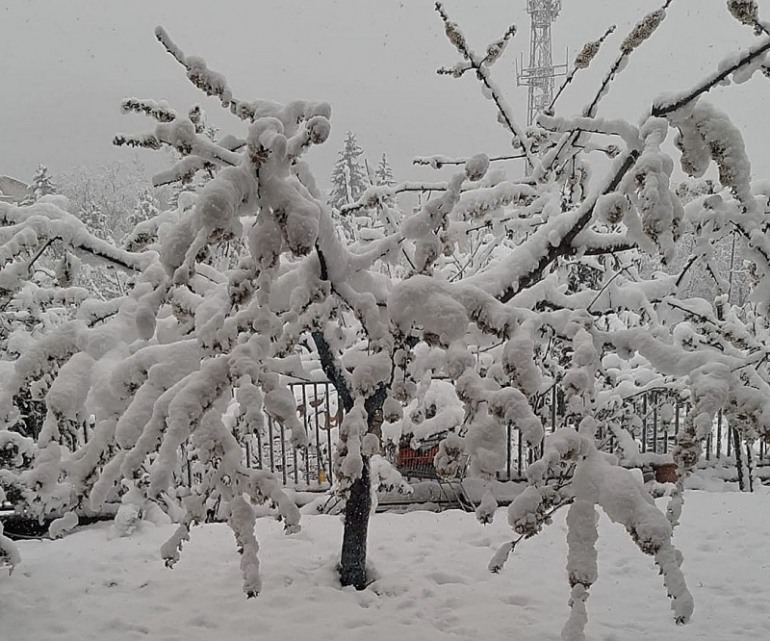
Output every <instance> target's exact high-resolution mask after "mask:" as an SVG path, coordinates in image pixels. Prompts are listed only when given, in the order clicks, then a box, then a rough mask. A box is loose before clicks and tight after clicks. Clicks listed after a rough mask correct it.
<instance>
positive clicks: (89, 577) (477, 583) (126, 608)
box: [0, 489, 770, 641]
mask: <svg viewBox="0 0 770 641" xmlns="http://www.w3.org/2000/svg"><path fill="white" fill-rule="evenodd" d="M769 508H770V493H769V492H768V491H767V490H765V489H763V491H762V492H761V493H756V494H754V495H746V494H736V493H723V494H708V493H704V492H689V493H688V494H687V503H686V507H685V514H684V519H683V523H682V525H681V527H680V528H679V530H678V532H677V535H676V542H677V544H678V545H679V546H680V547H681V548H682V549H683V551H684V553H685V555H686V559H685V570H686V574H687V578H688V581H689V584H690V588H691V590H692V592H693V594H694V596H695V599H696V613H695V616H694V618H693V621H692V623H690V624H689V625H688V626H684V627H677V626H675V625H674V623H673V621H672V619H671V616H670V611H669V603H668V599H667V598H666V595H665V591H664V589H663V587H662V586H661V582H660V579H659V577H658V576H657V574H656V571H655V568H654V566H653V564H652V562H651V560H650V559H649V558H648V557H645V556H642V555H641V553H639V552H638V551H637V550H636V548H635V547H634V545H633V544H632V543H631V541H630V539H629V538H628V536H627V535H626V533H625V532H624V531H623V530H622V528H619V527H618V526H615V525H612V524H610V523H609V522H607V521H606V519H604V518H603V519H602V524H601V527H600V532H601V538H600V540H599V555H600V560H599V563H600V573H601V574H600V577H599V581H598V583H597V584H596V586H595V587H594V589H593V590H592V596H591V598H590V600H589V616H590V621H589V625H588V635H589V639H593V640H596V641H600V640H601V641H634V640H636V639H640V640H641V639H654V640H655V641H669V640H671V641H674V640H678V641H695V640H696V639H697V640H698V641H702V640H704V639H706V640H710V639H714V640H719V641H730V640H732V639H740V640H741V641H748V640H753V639H757V640H762V639H768V638H770V556H768V554H767V545H766V540H767V531H768V528H770V509H769ZM497 516H498V518H497V519H496V522H495V523H494V524H493V525H491V526H487V527H486V528H484V527H483V526H481V525H479V524H478V523H476V522H475V521H474V519H473V517H472V516H471V515H469V514H465V513H462V512H459V511H447V512H444V513H441V514H434V513H430V512H412V513H408V514H378V515H376V516H375V517H374V518H373V520H372V527H371V536H370V550H371V559H372V562H373V563H374V565H375V568H376V572H377V575H378V578H377V580H376V581H375V582H374V583H373V584H372V585H371V587H370V588H369V589H367V590H365V591H363V592H355V591H353V590H344V591H343V590H340V589H339V587H337V586H335V573H334V559H335V557H336V555H337V551H338V547H339V544H340V540H341V523H340V520H339V519H338V518H337V517H331V516H305V517H304V519H303V530H302V532H301V533H300V534H298V535H294V536H289V537H287V536H284V535H283V534H282V532H281V527H280V524H278V523H276V522H275V521H273V520H271V519H260V520H259V521H258V525H257V527H258V534H259V538H260V542H261V543H262V546H263V548H262V550H263V551H262V555H261V557H262V567H263V579H264V591H263V593H262V594H261V595H260V596H259V597H258V598H257V599H255V600H246V599H245V597H244V596H243V594H242V593H241V591H240V581H241V579H240V573H239V570H238V557H237V555H236V552H235V547H234V544H233V540H232V535H231V534H230V532H229V530H228V529H227V527H226V526H225V525H211V526H205V527H201V528H198V529H197V530H195V531H194V533H193V538H192V540H191V542H190V543H189V544H188V547H187V548H186V550H185V552H184V553H183V554H182V559H181V561H180V562H179V564H178V565H177V566H176V568H175V569H174V570H168V569H166V568H165V567H164V566H163V562H162V561H161V559H160V555H159V552H158V548H159V546H160V544H161V543H162V542H163V540H164V537H165V536H167V535H168V534H170V532H171V527H170V526H162V527H156V526H154V525H151V524H144V525H143V527H142V529H141V530H140V531H138V532H136V533H135V534H134V535H133V536H132V537H131V538H124V539H112V540H111V538H112V537H111V536H110V534H111V526H110V525H108V524H99V525H95V526H91V527H88V528H84V529H82V530H80V531H77V532H75V533H74V534H72V535H70V536H69V537H67V538H65V539H62V540H59V541H27V542H22V543H21V552H22V554H23V559H24V561H23V564H22V565H21V566H19V568H18V569H17V572H15V573H14V575H13V576H12V577H7V576H2V577H0V603H2V610H1V611H0V623H1V625H0V638H2V639H3V641H27V640H29V641H33V640H34V641H49V640H50V641H54V640H62V641H65V640H66V641H72V640H78V641H86V640H89V639H98V640H99V641H130V640H133V639H152V640H153V641H168V640H172V639H173V640H179V641H197V640H199V639H200V640H204V639H205V640H206V641H211V639H216V640H218V641H219V640H221V641H240V640H241V639H243V640H246V639H270V640H273V641H282V640H284V639H285V640H287V641H288V640H292V641H304V640H308V641H310V640H316V639H329V640H330V641H352V640H358V639H367V640H370V641H378V640H380V639H382V640H385V639H393V640H395V641H411V640H414V641H417V640H420V641H425V640H432V639H468V640H470V639H484V640H486V641H492V640H496V639H500V640H502V639H506V640H511V639H515V640H516V641H527V640H532V641H535V640H537V641H549V640H552V639H553V640H557V639H559V632H560V629H561V625H562V623H563V621H564V620H565V618H566V616H567V604H566V600H567V592H568V590H567V586H566V579H565V572H564V569H563V568H564V564H565V553H566V544H565V532H566V529H565V523H564V518H563V515H561V516H560V517H559V518H557V519H556V520H555V522H554V524H553V525H552V526H551V527H550V528H549V529H548V530H547V531H546V532H545V533H544V534H542V535H541V536H540V537H538V538H537V539H535V540H531V541H528V542H526V543H525V544H523V545H522V546H521V547H520V549H519V550H518V551H517V553H516V556H514V557H512V558H511V560H510V561H509V564H508V565H507V566H506V568H505V570H504V571H503V573H502V574H501V575H491V574H489V573H488V572H487V571H486V565H487V562H488V561H489V559H490V557H491V556H492V554H493V552H494V550H495V549H496V548H497V546H498V545H499V544H500V543H502V542H504V541H505V540H506V538H507V537H508V528H507V527H506V525H505V514H504V513H502V512H500V513H498V515H497Z"/></svg>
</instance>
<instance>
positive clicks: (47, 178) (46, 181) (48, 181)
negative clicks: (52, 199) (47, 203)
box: [21, 165, 59, 205]
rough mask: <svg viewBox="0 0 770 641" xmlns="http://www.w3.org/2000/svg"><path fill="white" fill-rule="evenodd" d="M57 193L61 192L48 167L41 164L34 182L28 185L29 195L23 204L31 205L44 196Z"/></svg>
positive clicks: (33, 179)
mask: <svg viewBox="0 0 770 641" xmlns="http://www.w3.org/2000/svg"><path fill="white" fill-rule="evenodd" d="M57 193H59V190H58V188H57V186H56V184H55V183H54V182H53V180H52V178H51V175H50V174H49V173H48V167H46V166H45V165H39V166H38V168H37V170H36V171H35V176H34V177H33V178H32V182H31V183H30V184H29V187H27V197H26V198H25V199H24V201H23V202H22V203H21V204H22V205H31V204H32V203H35V202H37V201H38V200H39V199H40V198H42V197H43V196H47V195H48V194H57Z"/></svg>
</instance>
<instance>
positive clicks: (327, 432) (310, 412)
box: [186, 382, 770, 489]
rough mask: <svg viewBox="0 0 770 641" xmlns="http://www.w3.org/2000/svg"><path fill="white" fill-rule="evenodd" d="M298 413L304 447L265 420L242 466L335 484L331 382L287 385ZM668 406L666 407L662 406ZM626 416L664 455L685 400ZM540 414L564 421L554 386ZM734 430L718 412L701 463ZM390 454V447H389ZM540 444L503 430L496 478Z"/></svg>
mask: <svg viewBox="0 0 770 641" xmlns="http://www.w3.org/2000/svg"><path fill="white" fill-rule="evenodd" d="M290 387H291V389H292V391H293V392H294V397H295V400H296V402H297V407H298V412H299V414H300V418H301V419H302V421H303V423H304V427H305V431H306V432H307V435H308V442H307V445H305V446H303V447H301V448H292V447H291V445H290V434H287V432H286V430H285V429H284V427H283V426H282V425H280V424H279V423H277V422H276V421H273V420H272V419H271V418H269V417H268V418H267V420H266V422H265V429H264V430H263V432H262V433H257V434H254V435H252V436H251V437H250V439H249V440H248V441H246V442H245V443H244V457H245V461H246V465H247V466H249V467H254V468H259V469H269V470H270V471H271V472H273V473H275V474H276V475H277V476H278V478H279V479H280V480H281V482H282V483H283V485H284V486H293V487H297V488H302V489H325V488H328V487H330V486H331V484H332V483H333V482H334V469H333V465H332V461H333V455H334V448H335V446H336V442H337V435H338V432H337V429H338V426H339V424H340V422H341V420H342V408H341V406H340V404H339V403H338V399H337V392H336V390H335V389H334V387H333V386H332V385H331V384H330V383H323V382H322V383H291V384H290ZM666 405H667V406H668V407H667V408H666V407H664V406H666ZM624 407H625V409H626V416H627V417H628V420H627V421H626V422H625V423H623V421H621V423H623V424H622V427H623V428H624V429H625V430H626V431H627V432H628V433H629V434H630V435H631V437H632V438H633V439H634V441H635V442H636V443H637V446H638V448H639V451H640V452H641V453H642V454H647V453H654V454H660V455H666V454H668V453H669V452H670V451H671V448H672V446H673V444H674V442H675V439H676V436H677V434H678V433H679V430H680V429H681V427H682V425H683V423H684V419H685V417H686V415H687V413H688V412H689V411H690V407H689V404H688V403H687V402H686V401H682V400H680V399H678V398H677V397H676V396H675V395H673V394H672V393H666V392H660V391H650V392H646V393H642V394H639V395H637V396H636V397H634V398H633V399H630V400H627V401H626V403H625V404H624ZM538 411H539V414H540V416H541V417H544V418H545V419H546V420H544V427H545V428H546V434H548V433H551V432H553V431H555V430H556V429H557V427H559V426H560V425H561V424H562V423H564V422H565V421H566V420H568V419H567V418H566V407H565V402H564V394H563V392H562V391H561V390H560V389H557V388H555V387H554V388H553V390H552V391H551V392H549V394H548V395H547V398H546V399H544V400H543V403H542V406H541V407H540V408H538ZM734 432H735V431H734V430H733V429H732V428H731V427H729V426H728V425H727V421H726V419H725V417H724V416H723V414H722V413H721V412H720V413H719V415H718V417H717V419H716V420H715V422H714V428H713V431H712V433H711V434H710V435H709V437H708V439H707V440H706V443H705V445H704V452H703V458H704V459H705V460H706V461H714V460H723V461H724V462H725V463H727V464H729V463H730V462H731V459H732V458H734V454H735V443H736V442H738V440H737V439H736V438H735V433H734ZM598 438H599V441H600V442H601V443H602V449H604V450H606V451H610V452H618V451H619V446H618V442H617V439H616V438H615V436H614V435H613V434H612V433H606V434H601V433H600V434H598ZM390 451H391V452H393V449H391V450H390ZM541 451H542V446H540V447H536V448H531V447H529V446H528V445H527V444H526V443H525V442H524V440H523V439H522V438H521V437H520V434H519V431H518V430H517V429H516V427H515V426H514V425H510V424H509V425H508V428H507V451H506V460H505V465H504V466H503V468H502V469H501V470H499V471H498V475H497V476H498V479H499V480H520V479H522V478H524V476H525V472H526V468H527V465H528V464H529V463H531V462H532V461H534V460H535V459H536V458H537V457H539V456H540V454H541ZM753 454H754V456H755V457H756V460H755V462H757V463H759V464H763V463H770V457H769V456H768V455H769V454H770V452H768V449H767V446H766V444H765V443H764V442H760V443H758V444H756V445H755V446H754V451H753ZM186 468H187V469H186V477H187V479H188V481H189V482H190V483H191V484H192V482H194V470H193V469H192V466H191V464H190V461H187V462H186Z"/></svg>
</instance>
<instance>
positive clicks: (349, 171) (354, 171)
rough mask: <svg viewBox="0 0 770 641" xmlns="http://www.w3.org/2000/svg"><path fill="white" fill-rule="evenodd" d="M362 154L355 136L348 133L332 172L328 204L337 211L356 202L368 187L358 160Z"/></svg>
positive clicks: (364, 172) (365, 176)
mask: <svg viewBox="0 0 770 641" xmlns="http://www.w3.org/2000/svg"><path fill="white" fill-rule="evenodd" d="M363 153H364V151H363V149H361V147H359V146H358V142H357V141H356V136H355V134H354V133H352V132H350V131H349V132H348V133H347V136H346V138H345V145H344V147H343V148H342V150H341V151H340V152H339V154H338V155H339V158H338V159H337V162H336V163H335V165H334V171H333V172H332V192H331V195H330V196H329V204H330V205H331V206H332V207H333V208H334V209H336V210H337V211H339V210H340V209H341V208H342V207H343V206H344V205H349V204H351V203H354V202H355V201H357V200H358V199H359V198H360V197H361V195H362V194H363V193H364V191H366V188H367V187H368V186H369V179H368V178H367V175H366V171H365V170H364V167H363V166H362V163H361V160H360V157H361V156H362V155H363Z"/></svg>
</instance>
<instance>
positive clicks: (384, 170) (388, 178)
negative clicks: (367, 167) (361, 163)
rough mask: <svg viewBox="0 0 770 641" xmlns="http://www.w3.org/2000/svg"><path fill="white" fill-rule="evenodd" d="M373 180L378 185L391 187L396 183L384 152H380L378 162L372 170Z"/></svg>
mask: <svg viewBox="0 0 770 641" xmlns="http://www.w3.org/2000/svg"><path fill="white" fill-rule="evenodd" d="M374 180H375V183H376V185H377V186H378V187H392V186H393V185H395V184H396V181H395V180H394V179H393V170H392V169H391V168H390V164H389V163H388V158H387V156H385V154H382V158H381V159H380V164H379V165H377V169H375V170H374Z"/></svg>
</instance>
